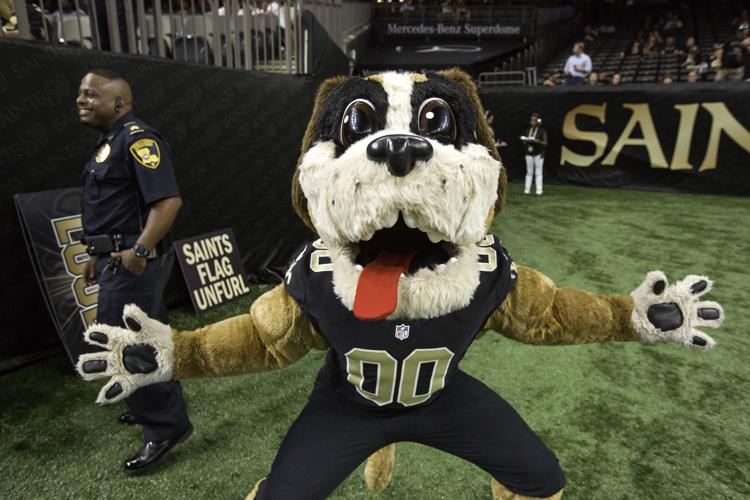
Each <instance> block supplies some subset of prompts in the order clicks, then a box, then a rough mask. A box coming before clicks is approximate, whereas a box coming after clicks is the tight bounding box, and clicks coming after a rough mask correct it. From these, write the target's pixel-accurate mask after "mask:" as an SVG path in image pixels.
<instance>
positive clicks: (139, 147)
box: [130, 139, 161, 169]
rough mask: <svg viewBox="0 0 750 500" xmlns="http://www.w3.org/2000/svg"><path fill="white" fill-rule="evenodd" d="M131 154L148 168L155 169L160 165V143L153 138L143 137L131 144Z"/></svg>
mask: <svg viewBox="0 0 750 500" xmlns="http://www.w3.org/2000/svg"><path fill="white" fill-rule="evenodd" d="M130 154H132V155H133V158H135V159H136V160H137V161H138V163H140V164H141V165H143V166H144V167H146V168H150V169H155V168H156V167H158V166H159V162H160V161H161V158H160V156H159V144H157V143H156V141H155V140H153V139H141V140H140V141H137V142H134V143H133V145H132V146H130Z"/></svg>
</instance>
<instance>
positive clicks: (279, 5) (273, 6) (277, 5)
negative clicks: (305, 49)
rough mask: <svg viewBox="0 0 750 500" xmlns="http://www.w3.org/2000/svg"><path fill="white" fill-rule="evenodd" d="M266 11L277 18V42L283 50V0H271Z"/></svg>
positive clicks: (284, 27) (284, 23)
mask: <svg viewBox="0 0 750 500" xmlns="http://www.w3.org/2000/svg"><path fill="white" fill-rule="evenodd" d="M266 12H270V13H271V14H273V15H274V16H276V17H277V18H278V19H279V44H280V46H281V50H284V49H285V47H284V40H285V33H286V6H285V5H284V0H279V1H278V2H277V1H276V0H273V1H272V2H270V3H269V4H268V7H267V8H266Z"/></svg>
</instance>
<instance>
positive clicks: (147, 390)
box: [96, 252, 190, 441]
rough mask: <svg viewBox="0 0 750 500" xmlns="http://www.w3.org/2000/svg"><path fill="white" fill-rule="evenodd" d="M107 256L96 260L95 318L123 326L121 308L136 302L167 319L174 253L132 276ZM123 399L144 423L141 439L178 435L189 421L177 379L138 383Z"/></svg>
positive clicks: (161, 438) (150, 312) (161, 439)
mask: <svg viewBox="0 0 750 500" xmlns="http://www.w3.org/2000/svg"><path fill="white" fill-rule="evenodd" d="M110 260H111V259H110V258H109V257H108V256H106V255H103V256H99V257H98V258H97V261H96V280H97V282H98V283H99V302H98V304H97V311H96V320H97V321H98V322H99V323H105V324H108V325H118V326H124V324H123V322H122V310H123V308H124V307H125V305H126V304H136V305H138V307H140V308H141V309H143V311H144V312H145V313H146V314H148V315H149V316H151V317H152V318H156V319H158V320H160V321H162V322H163V323H167V322H168V319H167V309H166V307H165V305H164V288H165V287H166V286H167V280H168V279H169V273H170V272H171V270H172V266H173V264H174V254H173V253H172V252H170V253H168V254H166V255H163V256H159V257H157V258H156V259H152V260H149V261H148V264H147V265H146V270H145V271H144V272H143V274H141V275H140V276H135V275H134V274H133V273H131V272H130V271H128V270H127V269H125V267H123V266H120V267H119V268H118V269H117V271H116V272H113V271H112V269H111V266H108V264H109V263H110ZM125 403H127V405H128V409H129V410H130V413H131V414H133V416H134V417H135V418H136V419H137V421H138V422H139V423H140V424H141V425H142V426H143V437H144V441H164V440H165V439H171V438H174V437H177V436H179V435H181V434H182V433H183V432H184V431H185V430H186V429H187V428H188V426H189V425H190V420H189V419H188V416H187V411H186V410H185V401H184V400H183V399H182V389H181V387H180V383H179V382H178V381H176V380H172V381H170V382H163V383H160V384H151V385H147V386H145V387H141V388H140V389H138V390H137V391H135V392H134V393H133V394H131V395H130V396H129V397H127V398H125Z"/></svg>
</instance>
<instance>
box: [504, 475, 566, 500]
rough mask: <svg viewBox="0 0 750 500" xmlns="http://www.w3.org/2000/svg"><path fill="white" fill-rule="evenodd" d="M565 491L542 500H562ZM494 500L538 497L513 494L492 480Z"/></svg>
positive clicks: (518, 499)
mask: <svg viewBox="0 0 750 500" xmlns="http://www.w3.org/2000/svg"><path fill="white" fill-rule="evenodd" d="M562 494H563V490H560V491H558V492H557V493H555V494H554V495H552V496H549V497H544V499H540V500H560V499H561V498H562ZM492 498H493V500H526V499H527V498H528V499H532V498H538V497H527V496H523V495H519V494H518V493H513V492H512V491H510V490H509V489H508V488H506V487H505V486H503V485H502V484H500V483H499V482H498V481H497V480H496V479H493V480H492Z"/></svg>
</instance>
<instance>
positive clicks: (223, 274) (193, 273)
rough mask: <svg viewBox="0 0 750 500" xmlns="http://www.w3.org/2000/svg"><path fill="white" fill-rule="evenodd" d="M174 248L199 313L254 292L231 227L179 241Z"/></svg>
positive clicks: (191, 297)
mask: <svg viewBox="0 0 750 500" xmlns="http://www.w3.org/2000/svg"><path fill="white" fill-rule="evenodd" d="M174 249H175V254H176V255H177V261H178V262H179V263H180V269H181V270H182V276H183V277H184V278H185V283H186V284H187V288H188V291H189V292H190V300H191V301H192V303H193V308H194V309H195V312H197V313H202V312H205V311H207V310H209V309H211V308H212V307H216V306H218V305H221V304H224V303H226V302H228V301H230V300H232V299H236V298H237V297H239V296H241V295H245V294H246V293H250V288H248V286H247V281H246V280H245V269H244V268H243V266H242V256H241V255H240V250H239V247H238V246H237V240H236V239H235V237H234V232H233V231H232V230H231V229H222V230H220V231H213V232H211V233H206V234H201V235H200V236H194V237H192V238H185V239H183V240H179V241H175V242H174Z"/></svg>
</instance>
